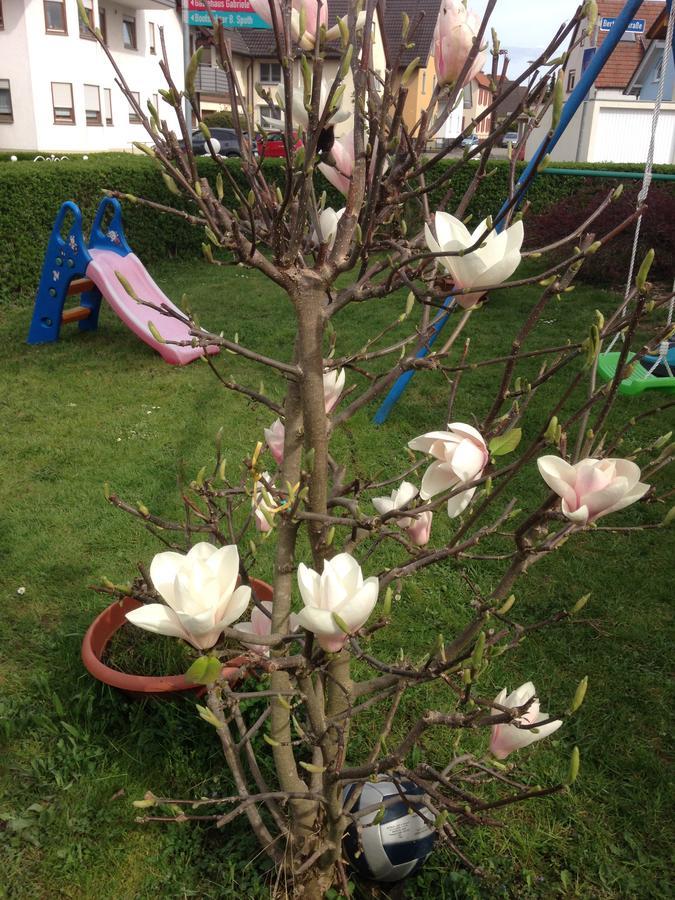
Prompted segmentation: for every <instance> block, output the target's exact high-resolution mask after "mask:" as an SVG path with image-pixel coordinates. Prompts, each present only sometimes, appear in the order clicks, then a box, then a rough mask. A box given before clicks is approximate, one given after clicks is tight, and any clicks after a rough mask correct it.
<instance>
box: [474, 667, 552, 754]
mask: <svg viewBox="0 0 675 900" xmlns="http://www.w3.org/2000/svg"><path fill="white" fill-rule="evenodd" d="M535 695H536V690H535V687H534V685H533V684H532V682H531V681H528V682H526V683H525V684H521V686H520V687H519V688H517V689H516V690H515V691H512V692H511V693H510V694H509V695H508V697H507V696H506V688H504V690H503V691H501V692H500V693H499V694H498V695H497V696H496V697H495V703H499V705H500V706H507V707H510V708H511V709H512V708H514V707H518V706H522V705H523V704H524V703H527V701H528V700H530V699H531V698H532V697H534V698H535V699H534V700H533V701H532V703H531V704H530V706H529V707H528V709H527V712H525V713H524V714H523V715H522V716H520V717H519V718H517V719H514V720H513V721H514V723H517V724H518V725H536V724H537V722H545V721H546V719H548V717H549V716H548V713H545V712H541V711H540V709H539V700H538V699H537V698H536V696H535ZM501 712H502V710H500V709H494V708H493V710H492V715H493V716H497V715H499V714H500V713H501ZM561 725H562V720H561V719H556V720H555V721H554V722H549V723H548V724H547V725H542V726H541V727H540V728H536V729H529V730H528V729H525V728H518V727H517V726H516V724H504V725H493V726H492V735H491V737H490V753H492V755H493V756H496V757H497V759H506V757H507V756H508V755H509V753H513V751H514V750H521V749H522V748H523V747H528V746H529V745H530V744H534V743H535V741H540V740H541V739H542V738H545V737H548V735H549V734H553V732H554V731H557V730H558V729H559V728H560V726H561Z"/></svg>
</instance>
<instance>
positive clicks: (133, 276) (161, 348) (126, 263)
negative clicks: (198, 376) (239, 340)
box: [87, 249, 218, 366]
mask: <svg viewBox="0 0 675 900" xmlns="http://www.w3.org/2000/svg"><path fill="white" fill-rule="evenodd" d="M89 253H90V255H91V258H92V262H90V263H89V265H88V266H87V278H90V279H91V280H92V281H93V282H94V284H95V285H96V287H97V288H98V289H99V290H100V292H101V294H102V295H103V296H104V297H105V299H106V300H107V301H108V303H109V304H110V306H111V307H112V309H113V310H114V311H115V313H116V314H117V315H118V316H119V317H120V319H121V320H122V321H123V322H124V324H125V325H127V326H128V327H129V328H131V330H132V331H133V332H134V334H136V335H138V337H139V338H140V339H141V340H142V341H145V343H146V344H148V346H150V347H152V348H153V350H156V351H157V352H158V353H160V354H161V355H162V358H163V359H165V360H166V362H168V363H170V364H171V365H172V366H185V365H187V364H188V363H191V362H192V361H193V360H195V359H197V358H198V357H200V356H203V355H204V350H203V349H202V348H201V347H190V346H185V347H179V346H176V345H175V344H163V343H161V342H160V341H158V340H156V339H155V338H154V337H153V336H152V334H151V332H150V328H149V327H148V323H149V322H152V324H153V325H154V326H155V328H156V329H157V331H158V332H159V333H160V334H161V335H162V337H163V338H164V339H165V340H167V341H190V340H191V339H192V337H191V335H190V330H189V328H188V326H187V325H185V324H184V323H183V322H181V321H180V320H179V319H174V318H172V317H171V316H164V315H162V313H160V312H158V311H157V310H155V309H151V308H150V307H149V306H144V305H143V304H142V303H138V302H137V301H136V300H134V299H133V297H130V296H129V294H128V293H127V292H126V290H125V289H124V288H123V287H122V284H121V283H120V281H119V279H118V278H117V275H116V272H119V273H120V275H123V276H124V277H125V278H126V279H127V281H128V282H129V284H130V285H131V286H132V288H133V289H134V291H135V292H136V295H137V296H138V297H141V299H143V300H148V301H149V302H150V303H154V304H155V305H156V306H160V305H164V306H167V307H168V308H169V309H172V310H175V311H176V312H179V313H180V310H179V309H178V307H177V306H176V305H175V304H173V303H172V302H171V301H170V300H169V298H168V297H167V296H166V294H164V293H163V292H162V291H161V290H160V289H159V287H158V286H157V284H155V282H154V281H153V279H152V278H151V277H150V273H149V272H148V270H147V269H146V268H145V266H144V265H143V263H142V262H141V261H140V259H139V258H138V257H137V256H136V254H135V253H128V254H127V255H126V256H120V255H119V254H118V253H115V252H114V251H112V250H96V249H91V250H90V251H89ZM207 352H208V353H210V354H211V353H217V352H218V347H216V346H213V345H212V346H210V347H208V350H207Z"/></svg>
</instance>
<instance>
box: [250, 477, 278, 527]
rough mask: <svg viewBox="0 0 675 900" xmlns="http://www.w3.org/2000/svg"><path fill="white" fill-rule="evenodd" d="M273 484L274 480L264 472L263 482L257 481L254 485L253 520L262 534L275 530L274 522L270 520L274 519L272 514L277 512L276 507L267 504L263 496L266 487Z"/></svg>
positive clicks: (252, 498) (252, 499)
mask: <svg viewBox="0 0 675 900" xmlns="http://www.w3.org/2000/svg"><path fill="white" fill-rule="evenodd" d="M271 483H272V479H271V478H270V476H269V472H263V473H262V478H261V480H260V481H258V480H257V479H256V481H255V483H254V485H253V495H252V496H251V505H252V506H253V518H254V520H255V527H256V528H257V529H258V531H260V532H262V533H265V532H267V531H271V530H272V528H273V525H272V522H271V521H270V520H271V518H272V514H273V513H274V511H275V510H276V506H274V505H270V504H269V503H267V501H266V500H265V496H264V494H263V491H265V490H266V488H265V485H266V484H271ZM265 513H267V515H265Z"/></svg>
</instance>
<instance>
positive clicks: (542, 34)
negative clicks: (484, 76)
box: [469, 0, 579, 78]
mask: <svg viewBox="0 0 675 900" xmlns="http://www.w3.org/2000/svg"><path fill="white" fill-rule="evenodd" d="M486 4H487V0H469V9H473V10H475V11H476V12H477V13H478V14H479V15H482V14H483V13H484V12H485V6H486ZM578 5H579V0H498V3H497V8H496V10H495V11H494V13H493V14H492V18H491V19H490V24H491V26H492V27H493V28H496V29H497V34H498V35H499V39H500V41H501V43H502V47H503V48H504V49H508V50H509V58H510V63H509V75H510V76H511V78H513V77H514V76H516V75H519V74H520V73H521V72H522V71H523V69H525V68H527V61H528V60H530V59H534V58H536V56H537V54H538V53H540V52H541V51H542V50H543V49H544V47H545V46H546V45H547V43H548V42H549V41H550V39H551V38H552V37H553V34H554V33H555V31H556V30H557V28H558V27H559V26H560V25H561V23H562V22H567V21H569V19H570V18H571V17H572V16H573V15H574V12H575V10H576V8H577V6H578ZM490 61H491V60H490ZM486 68H487V66H486Z"/></svg>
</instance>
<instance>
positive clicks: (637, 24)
mask: <svg viewBox="0 0 675 900" xmlns="http://www.w3.org/2000/svg"><path fill="white" fill-rule="evenodd" d="M615 22H616V18H615V17H609V16H603V17H602V19H600V31H610V30H611V28H612V26H613V25H614V23H615ZM646 24H647V20H646V19H633V21H632V22H631V23H630V24H629V26H628V28H626V31H627V32H628V33H629V34H644V32H645V25H646Z"/></svg>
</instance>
